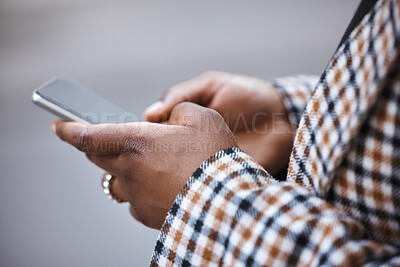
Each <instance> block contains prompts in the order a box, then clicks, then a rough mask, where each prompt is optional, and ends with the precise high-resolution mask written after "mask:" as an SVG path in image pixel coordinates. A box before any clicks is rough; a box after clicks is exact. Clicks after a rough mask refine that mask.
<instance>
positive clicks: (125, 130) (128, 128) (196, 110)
mask: <svg viewBox="0 0 400 267" xmlns="http://www.w3.org/2000/svg"><path fill="white" fill-rule="evenodd" d="M52 130H53V131H54V132H55V133H56V134H57V135H58V136H59V137H60V138H61V139H62V140H64V141H66V142H68V143H70V144H71V145H73V146H75V147H76V148H78V149H79V150H80V151H82V152H85V153H86V155H87V157H88V158H89V160H91V161H92V162H93V163H95V164H96V165H98V166H99V167H100V168H102V169H104V170H106V172H108V173H110V174H112V175H113V176H115V180H113V185H112V189H113V194H115V195H116V196H117V197H118V198H120V199H122V200H125V201H127V202H129V203H130V205H131V213H132V215H133V216H134V217H135V218H136V219H137V220H139V221H140V222H142V223H143V224H145V225H147V226H149V227H152V228H156V229H160V227H161V225H162V223H163V221H164V219H165V216H166V215H167V213H168V211H169V210H170V208H171V206H172V203H173V201H174V199H175V197H176V196H177V194H178V193H179V192H180V190H181V189H182V187H183V186H184V185H185V183H186V182H187V179H188V178H189V177H190V176H191V175H192V174H193V172H194V171H195V170H196V168H197V167H198V166H199V165H200V164H201V163H202V162H203V161H204V160H206V159H208V158H209V157H210V156H211V155H213V154H215V153H216V152H218V151H220V150H222V149H226V148H230V147H235V146H237V143H236V141H235V138H234V136H233V134H232V132H231V131H230V130H229V127H228V126H227V125H226V123H225V122H224V120H223V118H222V117H221V116H220V115H219V114H218V113H217V112H216V111H214V110H211V109H208V108H203V107H201V106H198V105H195V104H192V103H181V104H179V105H176V106H175V107H174V108H173V109H172V111H171V115H170V116H169V120H168V124H157V123H148V122H139V123H126V124H116V125H109V124H103V125H83V124H80V123H76V122H67V121H60V120H59V121H56V122H54V123H53V125H52Z"/></svg>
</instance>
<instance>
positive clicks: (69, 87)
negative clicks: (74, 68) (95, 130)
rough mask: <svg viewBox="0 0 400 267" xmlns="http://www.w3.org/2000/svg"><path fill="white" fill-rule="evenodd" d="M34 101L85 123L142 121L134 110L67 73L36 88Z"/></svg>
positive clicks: (59, 114)
mask: <svg viewBox="0 0 400 267" xmlns="http://www.w3.org/2000/svg"><path fill="white" fill-rule="evenodd" d="M32 101H33V103H35V104H36V105H38V106H40V107H42V108H44V109H46V110H47V111H50V112H51V113H53V114H54V115H56V116H58V117H59V118H61V119H64V120H71V121H76V122H80V123H84V124H104V123H111V124H116V123H127V122H134V121H138V118H137V116H135V115H134V114H133V113H130V112H128V111H126V110H124V109H122V108H120V107H118V106H117V105H115V104H113V103H111V102H110V101H108V100H106V99H104V98H102V97H100V96H98V95H97V94H95V93H93V92H92V91H90V90H88V89H86V88H84V87H82V86H81V85H79V84H77V83H76V82H73V81H71V80H69V79H67V78H63V77H54V78H52V79H50V80H49V81H47V82H45V83H44V84H43V85H41V86H40V87H39V88H37V89H35V90H34V91H33V93H32Z"/></svg>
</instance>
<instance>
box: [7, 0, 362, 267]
mask: <svg viewBox="0 0 400 267" xmlns="http://www.w3.org/2000/svg"><path fill="white" fill-rule="evenodd" d="M357 4H358V1H355V0H351V1H349V0H343V1H317V0H315V1H301V2H300V1H278V0H274V1H227V0H221V1H210V0H205V1H204V0H203V1H154V0H147V1H139V0H134V1H124V0H69V1H63V0H29V1H28V0H1V1H0V125H1V126H0V134H1V138H0V148H1V150H0V170H1V171H0V178H1V184H0V242H1V243H0V266H146V265H148V263H149V259H150V256H151V252H152V250H153V246H154V244H155V240H156V237H157V234H158V232H157V231H155V230H151V229H148V228H146V227H145V226H143V225H141V224H140V223H137V222H135V221H134V220H133V219H132V218H131V216H130V214H129V212H128V206H126V205H116V204H114V203H112V202H110V201H109V200H108V199H107V198H106V197H105V196H104V195H103V193H102V191H101V188H100V176H101V174H102V171H101V170H100V169H98V168H97V167H95V166H94V165H92V164H90V163H89V162H88V161H87V160H86V158H85V156H84V155H82V154H81V153H79V152H78V151H77V150H75V149H73V148H72V147H70V146H67V145H66V144H64V143H62V142H61V141H60V140H58V139H57V138H56V137H55V136H54V135H53V134H52V133H51V132H50V130H49V125H50V123H51V122H52V121H53V119H55V117H53V116H52V115H51V114H49V113H47V112H45V111H43V110H41V109H40V108H38V107H36V106H34V105H33V104H32V103H31V101H30V96H31V91H32V90H33V89H34V88H35V87H36V86H38V85H40V84H41V83H42V82H44V81H46V80H47V79H48V78H50V77H51V76H53V75H56V74H63V75H66V76H69V77H71V78H73V79H75V80H77V81H79V82H80V83H81V84H83V85H85V86H86V87H88V88H90V89H92V90H93V91H95V92H97V93H98V94H100V95H102V96H104V97H106V98H109V99H110V100H112V101H113V102H115V103H117V104H119V105H121V106H122V107H124V108H126V109H128V110H130V111H132V112H135V113H137V114H139V115H140V116H141V113H142V112H143V110H144V109H145V108H146V106H148V105H149V104H151V103H152V102H153V101H155V100H156V99H157V98H158V97H159V96H160V95H161V93H162V92H163V91H164V90H165V89H167V88H168V87H169V86H171V85H173V84H175V83H178V82H181V81H183V80H186V79H189V78H191V77H193V76H196V75H198V74H201V73H202V72H204V71H207V70H221V71H229V72H236V73H242V74H247V75H252V76H258V77H261V78H264V79H268V78H273V77H277V76H283V75H290V74H295V73H311V74H320V73H321V72H322V70H323V68H324V67H325V65H326V64H327V63H328V60H329V59H330V57H331V56H332V54H333V52H334V51H335V48H336V46H337V44H338V42H339V40H340V37H341V35H342V33H343V32H344V30H345V28H346V26H347V24H348V23H349V22H350V19H351V16H352V14H353V13H354V11H355V9H356V7H357Z"/></svg>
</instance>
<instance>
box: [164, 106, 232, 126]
mask: <svg viewBox="0 0 400 267" xmlns="http://www.w3.org/2000/svg"><path fill="white" fill-rule="evenodd" d="M213 123H216V124H220V123H222V124H225V121H224V119H223V118H222V116H221V115H220V114H219V113H218V112H217V111H215V110H213V109H210V108H205V107H202V106H200V105H198V104H194V103H190V102H183V103H180V104H178V105H176V106H175V107H174V108H173V110H172V111H171V116H170V118H169V120H168V124H170V125H171V124H172V125H181V126H193V127H196V128H197V127H202V126H209V124H213Z"/></svg>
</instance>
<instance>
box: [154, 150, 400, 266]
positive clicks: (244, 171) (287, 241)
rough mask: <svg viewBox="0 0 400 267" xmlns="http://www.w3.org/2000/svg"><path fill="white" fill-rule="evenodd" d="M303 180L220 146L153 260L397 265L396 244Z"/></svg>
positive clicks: (179, 202)
mask: <svg viewBox="0 0 400 267" xmlns="http://www.w3.org/2000/svg"><path fill="white" fill-rule="evenodd" d="M365 236H366V234H365V230H364V228H363V227H362V226H361V224H360V223H358V222H357V221H355V220H353V219H352V218H351V217H349V216H347V215H346V214H345V213H344V212H341V211H339V210H338V209H336V208H335V207H334V206H332V205H331V204H329V203H328V202H326V201H324V200H323V199H321V198H319V197H317V196H315V195H313V194H312V193H311V192H310V191H308V190H307V189H305V188H303V187H302V186H300V185H298V184H296V183H291V182H279V181H276V180H275V179H274V178H273V177H271V176H270V175H269V174H268V173H267V172H266V171H265V170H264V169H263V168H262V167H261V166H259V165H258V164H257V163H256V162H255V161H254V160H253V159H252V158H251V157H250V156H248V155H247V154H245V153H244V152H242V151H241V150H240V149H239V148H230V149H226V150H223V151H219V152H217V153H216V154H215V155H214V156H212V157H211V158H210V159H208V160H207V161H205V162H203V163H202V165H201V166H200V167H199V168H198V169H197V170H196V172H195V173H194V174H193V175H192V176H191V177H190V179H189V180H188V182H187V184H186V185H185V187H184V188H183V189H182V191H181V193H180V194H179V195H178V196H177V198H176V200H175V202H174V204H173V206H172V208H171V210H170V212H169V214H168V216H167V218H166V220H165V222H164V224H163V226H162V229H161V232H160V235H159V238H158V240H157V243H156V247H155V250H154V253H153V256H152V261H151V266H217V265H218V266H292V265H299V266H321V265H322V266H337V265H341V266H355V265H358V264H361V265H362V264H367V263H368V262H371V261H373V262H374V263H375V262H376V263H380V262H381V263H384V262H386V263H389V264H390V263H396V262H398V260H399V259H396V258H395V255H396V254H397V255H399V254H398V253H399V251H398V250H396V248H394V247H392V246H389V245H384V244H379V243H376V242H374V241H371V240H367V239H366V238H365Z"/></svg>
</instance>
